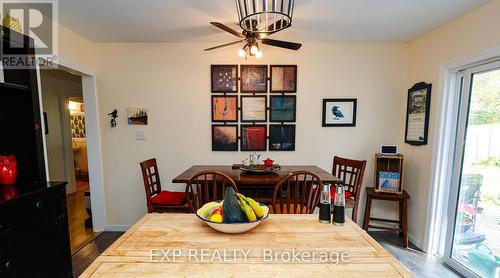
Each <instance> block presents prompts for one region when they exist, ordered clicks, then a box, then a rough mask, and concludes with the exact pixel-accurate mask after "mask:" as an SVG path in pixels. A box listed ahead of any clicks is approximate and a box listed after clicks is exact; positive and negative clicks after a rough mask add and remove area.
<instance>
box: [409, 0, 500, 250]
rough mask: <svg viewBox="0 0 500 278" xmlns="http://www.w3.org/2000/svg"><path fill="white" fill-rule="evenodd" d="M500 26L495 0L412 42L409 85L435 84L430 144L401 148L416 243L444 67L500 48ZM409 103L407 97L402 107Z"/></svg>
mask: <svg viewBox="0 0 500 278" xmlns="http://www.w3.org/2000/svg"><path fill="white" fill-rule="evenodd" d="M499 26H500V0H493V1H490V2H489V3H487V4H485V5H483V6H481V7H479V8H477V9H474V10H472V11H470V12H469V13H467V14H465V15H463V16H461V17H459V18H457V19H456V20H453V21H451V22H449V23H447V24H445V25H443V26H441V27H439V28H437V29H435V30H433V31H431V32H429V33H426V34H424V35H422V36H421V37H419V38H417V39H415V40H413V41H412V42H410V43H409V48H408V51H409V52H408V53H409V60H408V74H409V75H408V76H409V79H408V84H407V86H406V87H408V88H409V87H411V86H412V85H413V84H414V83H416V82H420V81H425V82H427V83H432V84H433V92H432V100H431V113H430V127H429V144H428V145H426V146H420V147H415V146H410V145H407V144H404V145H403V147H402V148H401V151H402V152H403V153H404V154H405V155H406V158H407V159H406V165H405V167H406V171H405V184H406V188H407V190H408V192H409V194H410V195H411V198H412V200H411V201H410V203H409V219H410V225H409V232H410V234H412V235H413V236H414V240H415V241H416V243H419V242H422V240H423V238H424V233H425V226H426V225H425V224H426V222H425V221H426V218H425V216H426V211H427V199H428V188H429V176H430V174H431V168H430V167H431V160H432V148H433V146H434V136H435V128H436V127H437V125H438V122H437V120H438V119H437V116H438V114H439V110H438V108H439V103H438V100H439V97H440V93H441V91H440V90H441V84H440V83H439V78H440V77H439V70H440V66H441V65H442V64H444V63H447V62H449V61H450V60H455V59H461V58H464V57H467V56H470V55H474V54H478V53H481V52H484V51H488V50H490V49H492V48H498V47H500V28H499ZM405 105H406V96H405V100H404V103H403V104H402V106H403V107H404V106H405ZM404 113H406V112H405V111H404V112H403V114H402V115H401V117H404Z"/></svg>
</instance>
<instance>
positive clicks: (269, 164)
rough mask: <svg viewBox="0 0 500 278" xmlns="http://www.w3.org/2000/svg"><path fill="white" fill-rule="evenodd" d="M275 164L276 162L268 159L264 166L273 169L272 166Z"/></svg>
mask: <svg viewBox="0 0 500 278" xmlns="http://www.w3.org/2000/svg"><path fill="white" fill-rule="evenodd" d="M273 162H274V160H272V159H270V158H268V159H266V160H264V165H265V166H269V167H271V166H273Z"/></svg>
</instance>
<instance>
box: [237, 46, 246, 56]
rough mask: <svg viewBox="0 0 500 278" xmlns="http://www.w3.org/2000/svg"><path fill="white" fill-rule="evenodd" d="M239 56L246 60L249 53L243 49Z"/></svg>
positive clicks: (239, 51)
mask: <svg viewBox="0 0 500 278" xmlns="http://www.w3.org/2000/svg"><path fill="white" fill-rule="evenodd" d="M238 56H240V57H241V58H244V57H245V56H247V52H246V51H245V50H244V49H243V48H240V50H238Z"/></svg>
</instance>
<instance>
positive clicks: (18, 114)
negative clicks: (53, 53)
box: [0, 26, 73, 278]
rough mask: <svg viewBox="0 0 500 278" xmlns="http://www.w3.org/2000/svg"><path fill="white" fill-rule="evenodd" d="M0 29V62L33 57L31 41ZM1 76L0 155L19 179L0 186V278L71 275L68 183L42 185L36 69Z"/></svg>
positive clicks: (8, 70)
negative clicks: (13, 164) (9, 158)
mask: <svg viewBox="0 0 500 278" xmlns="http://www.w3.org/2000/svg"><path fill="white" fill-rule="evenodd" d="M0 27H1V26H0ZM1 31H3V32H2V34H3V35H2V36H0V40H1V48H0V49H1V50H2V51H0V59H1V60H2V61H3V58H8V57H9V55H10V56H12V55H14V56H12V57H14V58H16V57H18V58H19V57H34V54H35V52H34V49H33V48H32V47H30V45H31V46H32V45H34V44H33V40H32V39H31V38H29V37H27V36H23V35H21V34H16V33H14V32H13V31H11V30H9V29H6V28H3V27H1ZM16 38H17V39H18V40H19V39H20V40H19V41H14V40H15V39H16ZM12 44H15V45H16V46H17V47H14V48H9V46H10V45H12ZM3 76H4V82H0V155H2V156H3V155H15V156H16V159H17V171H18V176H17V181H16V184H15V185H0V278H4V277H16V278H17V277H48V278H58V277H72V276H73V274H72V267H71V251H70V244H69V234H68V216H67V208H66V188H65V187H66V183H65V182H59V183H56V182H46V174H45V161H44V155H43V143H42V139H43V137H42V136H43V135H42V128H41V126H42V124H41V115H40V103H39V92H38V84H37V74H36V68H35V67H20V68H17V67H13V68H5V67H3Z"/></svg>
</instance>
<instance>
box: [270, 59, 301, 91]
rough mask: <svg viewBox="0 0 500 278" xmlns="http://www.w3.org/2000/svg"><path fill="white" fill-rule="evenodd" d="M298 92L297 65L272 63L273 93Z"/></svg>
mask: <svg viewBox="0 0 500 278" xmlns="http://www.w3.org/2000/svg"><path fill="white" fill-rule="evenodd" d="M295 92H297V65H271V93H295Z"/></svg>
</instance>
